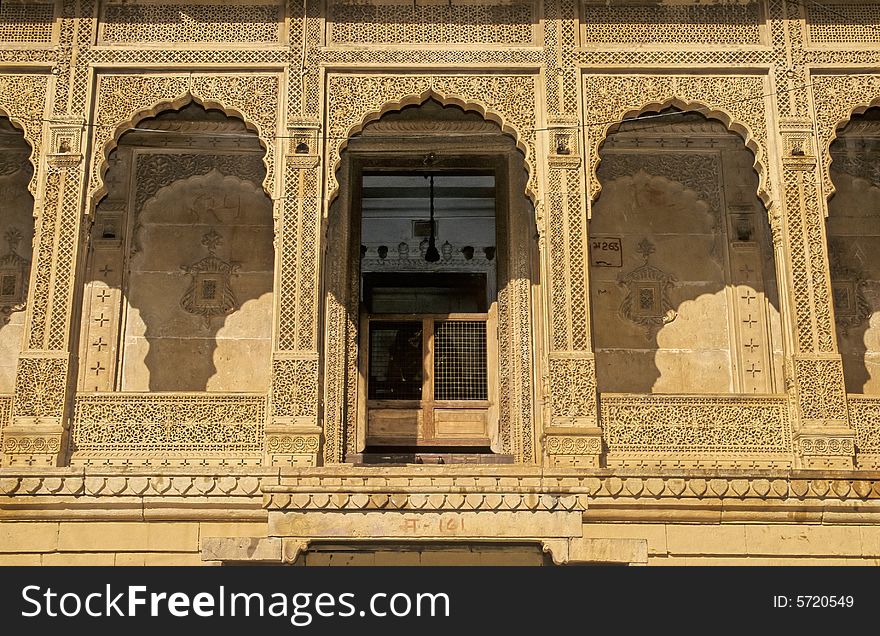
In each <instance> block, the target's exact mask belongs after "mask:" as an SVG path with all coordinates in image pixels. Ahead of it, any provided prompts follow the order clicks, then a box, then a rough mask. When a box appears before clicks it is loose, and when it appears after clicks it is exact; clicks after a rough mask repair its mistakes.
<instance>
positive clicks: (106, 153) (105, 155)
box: [88, 91, 272, 214]
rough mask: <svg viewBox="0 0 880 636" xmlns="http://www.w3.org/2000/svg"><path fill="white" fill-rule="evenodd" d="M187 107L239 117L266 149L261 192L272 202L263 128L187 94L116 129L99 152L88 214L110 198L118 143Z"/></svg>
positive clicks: (144, 110) (161, 103) (140, 112)
mask: <svg viewBox="0 0 880 636" xmlns="http://www.w3.org/2000/svg"><path fill="white" fill-rule="evenodd" d="M188 104H198V105H199V106H201V107H203V108H205V109H214V110H220V111H222V112H223V113H224V114H225V115H226V116H227V117H236V118H238V119H240V120H242V121H243V122H244V124H245V126H246V127H247V128H248V130H250V131H251V132H253V133H254V136H255V137H256V138H257V139H258V140H259V142H260V146H261V147H262V148H263V151H264V152H263V157H262V161H263V165H264V166H265V167H266V177H265V178H264V179H263V184H262V189H263V191H264V192H265V193H266V195H267V196H269V198H272V190H271V184H270V179H271V177H272V174H271V171H270V169H269V164H268V162H267V160H266V151H267V150H268V144H267V142H266V140H265V139H264V137H263V135H262V131H261V129H260V126H259V125H258V124H256V123H254V122H252V121H250V120H249V119H248V117H247V116H246V115H245V114H244V113H242V112H241V111H240V110H238V109H236V108H232V107H229V106H226V105H224V104H223V103H221V102H220V101H218V100H212V99H205V98H204V97H201V96H199V95H198V94H196V93H194V92H193V91H187V92H186V93H184V94H183V95H180V96H179V97H176V98H174V99H165V100H161V101H159V102H156V103H155V104H153V105H152V106H149V107H147V108H141V109H138V110H136V111H134V112H133V113H132V115H131V117H130V118H129V119H127V120H126V121H124V122H122V123H120V124H119V125H117V126H116V127H115V129H114V131H113V135H112V136H111V137H110V139H109V140H108V141H107V142H106V143H105V144H104V147H103V148H102V149H101V150H100V151H99V152H100V157H99V159H98V161H99V165H98V173H97V183H98V184H97V186H96V187H95V188H94V189H93V190H92V191H91V193H90V201H89V208H88V212H89V214H91V213H93V212H94V211H95V207H96V206H97V204H98V202H100V201H101V199H102V198H103V197H104V196H105V195H106V194H107V186H106V184H105V183H104V178H105V177H106V175H107V169H108V168H109V167H110V161H109V159H110V154H111V153H112V152H113V151H114V150H115V149H116V148H117V147H118V146H119V140H120V139H121V138H122V136H123V135H124V134H125V133H127V132H129V131H133V130H137V125H138V124H139V123H140V122H142V121H144V120H145V119H150V118H151V117H156V116H157V115H160V114H162V113H163V112H167V111H173V110H179V109H181V108H183V107H184V106H186V105H188Z"/></svg>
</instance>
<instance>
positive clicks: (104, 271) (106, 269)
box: [98, 265, 113, 278]
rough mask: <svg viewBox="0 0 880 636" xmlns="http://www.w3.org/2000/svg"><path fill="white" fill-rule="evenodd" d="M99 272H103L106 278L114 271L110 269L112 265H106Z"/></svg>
mask: <svg viewBox="0 0 880 636" xmlns="http://www.w3.org/2000/svg"><path fill="white" fill-rule="evenodd" d="M98 271H99V272H101V274H103V275H104V278H106V277H107V275H108V274H110V272H112V271H113V268H112V267H110V265H104V267H102V268H101V269H99V270H98Z"/></svg>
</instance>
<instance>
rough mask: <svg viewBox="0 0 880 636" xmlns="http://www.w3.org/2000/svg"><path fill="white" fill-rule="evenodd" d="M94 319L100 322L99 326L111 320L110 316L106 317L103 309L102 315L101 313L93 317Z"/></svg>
mask: <svg viewBox="0 0 880 636" xmlns="http://www.w3.org/2000/svg"><path fill="white" fill-rule="evenodd" d="M93 320H94V321H95V322H96V323H98V326H99V327H103V326H104V323H105V322H110V319H109V318H105V317H104V312H103V311H102V312H101V315H100V316H98V317H97V318H93Z"/></svg>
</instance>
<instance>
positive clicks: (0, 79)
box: [0, 75, 48, 214]
mask: <svg viewBox="0 0 880 636" xmlns="http://www.w3.org/2000/svg"><path fill="white" fill-rule="evenodd" d="M47 83H48V78H47V76H45V75H0V117H5V118H6V119H8V120H9V121H10V122H11V123H12V125H13V126H15V127H16V128H18V129H19V130H21V131H22V134H23V135H24V140H25V141H26V142H27V143H28V145H29V146H30V148H31V153H30V156H29V157H28V160H29V161H30V163H31V165H32V166H33V167H34V174H33V176H32V177H31V180H30V183H29V184H28V190H30V193H31V195H33V197H34V199H37V183H38V182H37V178H38V172H39V165H40V159H41V157H42V155H43V121H42V114H43V112H44V111H45V106H46V91H47ZM34 214H36V206H35V208H34Z"/></svg>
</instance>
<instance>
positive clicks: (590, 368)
mask: <svg viewBox="0 0 880 636" xmlns="http://www.w3.org/2000/svg"><path fill="white" fill-rule="evenodd" d="M550 404H551V407H550V408H551V413H552V423H553V425H554V426H565V425H568V426H587V425H589V426H595V425H596V368H595V362H594V360H593V359H592V358H585V357H582V356H577V357H575V356H574V355H572V356H571V357H569V356H568V355H566V356H565V357H561V355H560V354H554V355H552V356H551V358H550ZM585 419H586V420H588V422H587V421H584V420H585Z"/></svg>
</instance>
